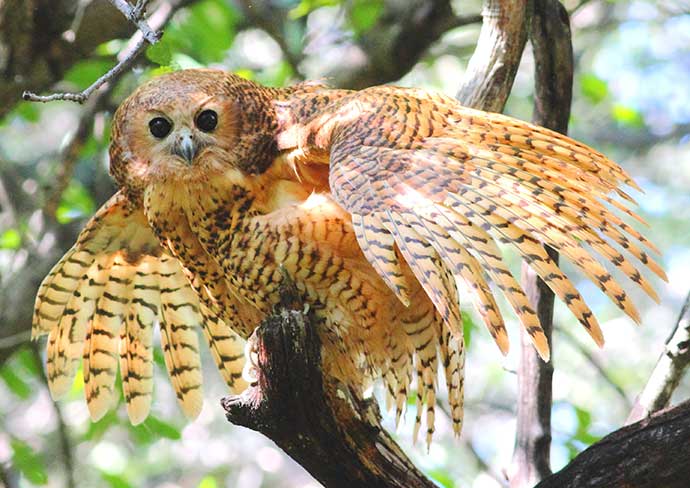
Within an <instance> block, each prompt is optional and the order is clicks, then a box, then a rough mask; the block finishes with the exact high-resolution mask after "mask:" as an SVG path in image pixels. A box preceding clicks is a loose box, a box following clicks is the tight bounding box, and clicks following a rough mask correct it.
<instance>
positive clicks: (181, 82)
mask: <svg viewBox="0 0 690 488" xmlns="http://www.w3.org/2000/svg"><path fill="white" fill-rule="evenodd" d="M273 91H274V90H272V89H270V88H266V87H263V86H261V85H257V84H256V83H253V82H251V81H249V80H245V79H243V78H240V77H239V76H236V75H233V74H230V73H226V72H224V71H219V70H209V69H194V70H182V71H176V72H173V73H169V74H166V75H163V76H160V77H157V78H154V79H153V80H151V81H149V82H148V83H146V84H144V85H142V86H140V87H139V88H138V89H137V90H136V91H134V93H132V95H130V96H129V97H128V98H127V99H126V100H125V101H124V102H123V103H122V104H121V105H120V107H119V108H118V109H117V111H116V113H115V117H114V122H113V133H112V143H111V146H110V173H111V174H112V175H113V177H114V178H115V180H117V182H118V184H119V185H120V186H121V187H123V188H125V189H127V190H128V191H129V192H131V193H132V194H134V195H136V194H140V193H141V192H142V191H143V190H144V188H145V187H146V185H147V184H149V183H151V182H155V181H157V180H161V179H166V180H173V181H176V180H180V179H186V178H197V177H199V176H202V175H203V174H205V173H207V172H208V171H213V170H221V171H222V170H224V169H228V168H231V167H234V168H237V169H238V170H240V171H243V172H246V173H247V174H252V173H261V172H263V171H264V170H265V169H266V168H267V167H268V165H270V163H271V161H272V160H273V158H275V156H276V154H277V149H276V143H275V133H276V122H275V113H274V110H273V106H272V104H271V100H272V97H273Z"/></svg>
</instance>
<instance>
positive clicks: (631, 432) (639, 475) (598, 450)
mask: <svg viewBox="0 0 690 488" xmlns="http://www.w3.org/2000/svg"><path fill="white" fill-rule="evenodd" d="M688 445H690V402H685V403H682V404H681V405H678V406H677V407H674V408H670V409H668V410H665V411H663V412H659V413H657V414H655V415H653V416H652V417H650V418H647V419H645V420H642V421H641V422H638V423H636V424H632V425H628V426H626V427H623V428H622V429H620V430H617V431H615V432H613V433H612V434H609V435H607V436H606V437H604V438H603V439H602V440H600V441H599V442H597V443H596V444H593V445H592V446H590V447H589V448H587V449H586V450H585V451H583V452H582V453H580V455H578V456H577V457H576V458H575V459H574V460H573V461H572V462H571V463H570V464H568V465H567V466H566V467H565V468H563V469H562V470H561V471H559V472H558V473H556V474H554V475H552V476H549V477H548V478H546V479H544V480H543V481H542V482H541V483H539V484H538V485H537V486H536V487H535V488H599V487H603V486H605V487H606V488H659V487H664V488H685V487H687V486H688V480H690V463H688Z"/></svg>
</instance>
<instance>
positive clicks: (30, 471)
mask: <svg viewBox="0 0 690 488" xmlns="http://www.w3.org/2000/svg"><path fill="white" fill-rule="evenodd" d="M10 445H11V447H12V465H13V466H14V467H15V468H16V469H17V471H19V472H20V473H21V474H22V475H23V476H24V477H25V478H26V479H27V480H28V481H29V482H30V483H33V484H34V485H45V484H46V483H48V474H47V473H46V469H45V464H44V463H43V459H42V458H41V456H39V455H38V454H37V453H36V452H35V451H34V450H33V448H32V447H31V446H30V445H29V444H27V443H26V442H24V441H22V440H21V439H17V438H16V437H12V440H11V442H10Z"/></svg>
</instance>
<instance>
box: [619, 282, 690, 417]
mask: <svg viewBox="0 0 690 488" xmlns="http://www.w3.org/2000/svg"><path fill="white" fill-rule="evenodd" d="M688 364H690V292H688V295H687V297H686V298H685V302H684V303H683V307H682V308H681V310H680V314H679V315H678V320H677V321H676V326H675V328H674V329H673V332H671V335H670V336H669V338H668V339H667V340H666V345H665V347H664V350H663V352H662V353H661V355H660V356H659V359H658V360H657V363H656V366H654V369H653V370H652V374H651V375H650V377H649V379H648V380H647V384H646V385H645V387H644V389H643V390H642V393H640V395H639V396H638V397H637V399H636V400H635V404H634V405H633V408H632V410H631V412H630V415H629V416H628V419H627V420H626V424H630V423H633V422H637V421H638V420H641V419H643V418H645V417H647V416H649V415H650V414H652V413H654V412H656V411H658V410H661V409H662V408H665V407H666V406H668V403H669V401H670V400H671V395H672V394H673V392H674V391H675V389H676V388H677V387H678V383H680V380H681V378H682V377H683V373H685V370H686V369H687V368H688Z"/></svg>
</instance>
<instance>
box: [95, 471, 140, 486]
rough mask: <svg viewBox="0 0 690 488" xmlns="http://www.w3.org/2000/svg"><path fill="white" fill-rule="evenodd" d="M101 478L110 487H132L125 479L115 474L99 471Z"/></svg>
mask: <svg viewBox="0 0 690 488" xmlns="http://www.w3.org/2000/svg"><path fill="white" fill-rule="evenodd" d="M101 478H103V481H105V482H106V483H108V486H110V487H111V488H132V485H130V484H129V482H127V480H126V479H124V478H123V477H122V476H119V475H117V474H110V473H104V472H101Z"/></svg>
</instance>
